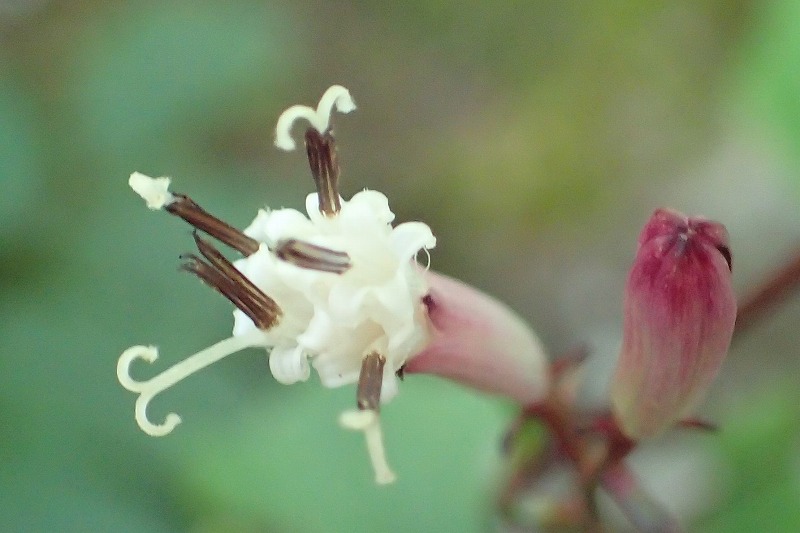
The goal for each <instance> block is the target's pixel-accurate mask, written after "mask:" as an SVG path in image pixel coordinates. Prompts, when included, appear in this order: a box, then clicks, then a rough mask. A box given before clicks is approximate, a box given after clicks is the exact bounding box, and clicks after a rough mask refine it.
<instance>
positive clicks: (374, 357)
mask: <svg viewBox="0 0 800 533" xmlns="http://www.w3.org/2000/svg"><path fill="white" fill-rule="evenodd" d="M385 364H386V358H385V357H383V356H382V355H380V354H379V353H378V352H372V353H370V354H369V355H367V356H366V357H364V359H362V360H361V373H360V374H359V375H358V392H357V393H356V394H357V395H356V402H357V404H358V408H359V409H361V410H362V411H368V410H372V411H377V410H378V409H379V407H380V403H381V386H382V385H383V366H384V365H385Z"/></svg>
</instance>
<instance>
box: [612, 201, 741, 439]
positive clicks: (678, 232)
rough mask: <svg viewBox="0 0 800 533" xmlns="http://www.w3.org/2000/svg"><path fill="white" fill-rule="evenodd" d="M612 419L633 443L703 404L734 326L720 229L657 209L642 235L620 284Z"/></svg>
mask: <svg viewBox="0 0 800 533" xmlns="http://www.w3.org/2000/svg"><path fill="white" fill-rule="evenodd" d="M624 306H625V321H624V322H625V323H624V333H623V341H622V350H621V353H620V358H619V363H618V365H617V370H616V374H615V376H614V382H613V385H612V392H611V396H612V403H613V408H614V414H615V416H616V418H617V421H618V422H619V424H620V426H621V428H622V429H623V431H624V432H625V433H626V434H628V435H629V436H630V437H631V438H634V439H639V438H644V437H652V436H656V435H658V434H660V433H661V432H663V431H665V430H667V429H669V428H670V427H671V426H672V425H673V424H674V423H675V422H677V421H678V420H679V419H681V418H683V417H685V416H686V415H687V414H689V412H690V411H691V410H692V409H693V408H694V407H695V406H696V405H697V403H698V402H699V401H700V400H701V399H702V397H703V396H704V394H705V392H706V390H707V389H708V388H709V386H710V384H711V382H712V381H713V379H714V377H715V376H716V374H717V372H718V370H719V368H720V365H721V364H722V361H723V360H724V359H725V356H726V354H727V352H728V346H729V345H730V341H731V335H732V334H733V327H734V323H735V321H736V300H735V297H734V295H733V289H732V287H731V255H730V250H729V248H728V233H727V231H726V230H725V227H724V226H723V225H722V224H719V223H717V222H713V221H710V220H706V219H704V218H701V217H686V216H685V215H683V214H681V213H678V212H677V211H672V210H668V209H659V210H657V211H656V212H655V213H653V216H652V217H651V218H650V220H649V221H648V222H647V225H645V227H644V229H643V230H642V232H641V234H640V236H639V249H638V252H637V254H636V259H635V260H634V262H633V267H632V268H631V271H630V274H629V275H628V283H627V285H626V287H625V304H624Z"/></svg>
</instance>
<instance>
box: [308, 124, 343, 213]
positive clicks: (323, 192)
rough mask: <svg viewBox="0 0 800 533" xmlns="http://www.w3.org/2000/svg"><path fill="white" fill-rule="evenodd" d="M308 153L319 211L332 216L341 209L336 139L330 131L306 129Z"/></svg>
mask: <svg viewBox="0 0 800 533" xmlns="http://www.w3.org/2000/svg"><path fill="white" fill-rule="evenodd" d="M306 153H307V154H308V165H309V166H310V167H311V175H312V176H314V183H315V184H316V186H317V197H318V198H319V211H320V213H322V214H324V215H326V216H332V215H335V214H336V213H338V212H339V211H341V209H342V203H341V199H340V198H339V162H338V160H337V157H336V141H334V139H333V136H332V135H331V134H330V132H329V131H327V132H325V133H320V132H318V131H317V130H315V129H313V128H309V129H308V130H307V131H306Z"/></svg>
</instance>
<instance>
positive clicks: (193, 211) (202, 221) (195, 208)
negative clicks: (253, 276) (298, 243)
mask: <svg viewBox="0 0 800 533" xmlns="http://www.w3.org/2000/svg"><path fill="white" fill-rule="evenodd" d="M173 196H174V197H175V201H173V202H170V203H168V204H167V205H165V206H164V209H166V210H167V212H169V213H172V214H173V215H175V216H177V217H180V218H182V219H183V220H185V221H186V222H188V223H189V224H191V225H192V226H194V227H195V228H197V229H199V230H200V231H203V232H205V233H208V234H209V235H211V236H212V237H214V238H215V239H217V240H218V241H220V242H222V243H224V244H226V245H228V246H230V247H231V248H233V249H234V250H237V251H238V252H240V253H242V254H243V255H245V256H248V255H252V254H254V253H256V251H257V250H258V241H257V240H255V239H251V238H250V237H248V236H247V235H245V234H244V233H242V232H241V231H239V230H238V229H236V228H234V227H233V226H231V225H230V224H228V223H226V222H223V221H221V220H220V219H218V218H217V217H215V216H214V215H212V214H210V213H209V212H208V211H206V210H205V209H203V208H202V207H200V206H199V205H197V204H196V203H195V202H194V200H192V199H191V198H189V197H188V196H186V195H183V194H173Z"/></svg>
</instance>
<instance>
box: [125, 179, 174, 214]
mask: <svg viewBox="0 0 800 533" xmlns="http://www.w3.org/2000/svg"><path fill="white" fill-rule="evenodd" d="M169 182H170V179H169V178H151V177H150V176H145V175H144V174H142V173H140V172H134V173H133V174H131V177H130V179H128V185H129V186H130V188H131V189H133V190H134V191H135V192H136V194H138V195H139V196H141V197H142V198H143V199H144V201H145V202H147V207H149V208H150V209H152V210H154V211H155V210H157V209H161V208H162V207H164V206H165V205H167V204H171V203H172V202H174V201H175V197H174V196H173V195H172V193H171V192H169Z"/></svg>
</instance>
